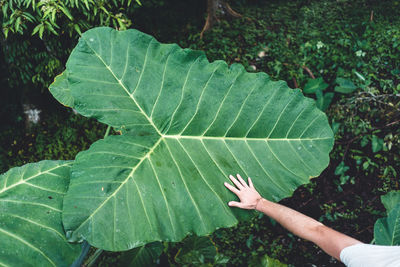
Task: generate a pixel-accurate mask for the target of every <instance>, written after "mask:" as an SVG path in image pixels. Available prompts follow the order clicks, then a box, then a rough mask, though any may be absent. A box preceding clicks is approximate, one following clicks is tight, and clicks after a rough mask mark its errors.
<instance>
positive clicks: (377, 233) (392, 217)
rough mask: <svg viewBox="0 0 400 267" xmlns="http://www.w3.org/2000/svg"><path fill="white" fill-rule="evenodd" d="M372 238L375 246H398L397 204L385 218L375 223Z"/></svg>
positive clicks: (399, 222) (399, 208)
mask: <svg viewBox="0 0 400 267" xmlns="http://www.w3.org/2000/svg"><path fill="white" fill-rule="evenodd" d="M374 238H375V243H376V244H377V245H387V246H398V245H400V204H397V205H396V206H395V207H394V208H393V209H392V210H391V211H390V212H389V213H388V216H387V217H385V218H381V219H378V220H377V221H376V223H375V226H374Z"/></svg>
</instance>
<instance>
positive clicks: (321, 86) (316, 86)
mask: <svg viewBox="0 0 400 267" xmlns="http://www.w3.org/2000/svg"><path fill="white" fill-rule="evenodd" d="M328 86H329V85H328V84H327V83H326V82H324V80H323V79H322V77H319V78H317V79H311V80H308V82H307V83H306V85H305V86H304V89H303V92H304V93H306V94H313V93H316V92H317V91H318V90H320V91H324V90H325V89H326V88H328Z"/></svg>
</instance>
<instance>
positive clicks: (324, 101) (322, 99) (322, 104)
mask: <svg viewBox="0 0 400 267" xmlns="http://www.w3.org/2000/svg"><path fill="white" fill-rule="evenodd" d="M315 94H316V96H317V101H316V103H315V104H316V105H317V107H318V108H319V109H320V110H322V111H325V110H326V109H327V108H328V107H329V105H330V104H331V102H332V99H333V97H334V95H335V94H334V93H331V92H330V93H326V94H323V93H322V91H321V90H318V91H317V92H316V93H315Z"/></svg>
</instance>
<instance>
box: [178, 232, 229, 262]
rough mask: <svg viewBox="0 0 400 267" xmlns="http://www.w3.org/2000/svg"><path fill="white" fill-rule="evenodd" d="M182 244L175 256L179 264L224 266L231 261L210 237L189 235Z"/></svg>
mask: <svg viewBox="0 0 400 267" xmlns="http://www.w3.org/2000/svg"><path fill="white" fill-rule="evenodd" d="M180 246H181V248H180V249H179V250H178V252H177V254H176V255H175V257H174V261H175V263H176V264H177V266H202V267H206V266H224V265H225V264H226V263H227V262H228V261H229V258H227V257H225V256H223V255H221V254H220V253H218V251H217V248H216V247H215V244H214V243H213V242H212V240H211V239H210V238H209V237H197V236H189V237H187V238H185V239H184V240H183V241H182V242H181V244H180ZM172 266H174V264H172Z"/></svg>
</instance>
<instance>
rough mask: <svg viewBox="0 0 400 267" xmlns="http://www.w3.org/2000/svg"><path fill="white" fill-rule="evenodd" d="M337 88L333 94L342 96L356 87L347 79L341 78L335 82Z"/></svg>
mask: <svg viewBox="0 0 400 267" xmlns="http://www.w3.org/2000/svg"><path fill="white" fill-rule="evenodd" d="M335 82H336V83H337V84H338V85H339V86H336V87H335V92H338V93H342V94H350V93H352V92H354V90H356V89H357V86H355V85H354V83H353V82H352V81H350V80H348V79H343V78H336V81H335Z"/></svg>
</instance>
